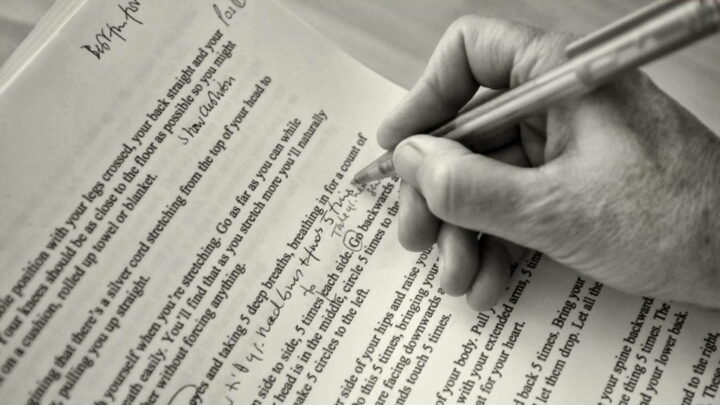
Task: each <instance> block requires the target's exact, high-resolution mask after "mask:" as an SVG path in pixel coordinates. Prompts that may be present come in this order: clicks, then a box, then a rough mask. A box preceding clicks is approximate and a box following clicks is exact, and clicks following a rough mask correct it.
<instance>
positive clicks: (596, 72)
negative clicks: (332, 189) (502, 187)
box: [353, 0, 720, 184]
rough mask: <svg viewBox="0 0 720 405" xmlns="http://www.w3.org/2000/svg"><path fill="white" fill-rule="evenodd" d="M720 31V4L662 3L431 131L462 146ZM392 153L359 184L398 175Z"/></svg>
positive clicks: (714, 0) (705, 0)
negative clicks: (557, 64)
mask: <svg viewBox="0 0 720 405" xmlns="http://www.w3.org/2000/svg"><path fill="white" fill-rule="evenodd" d="M718 29H720V0H661V1H658V2H655V3H652V4H650V5H648V6H646V7H644V8H641V9H639V10H638V11H636V12H634V13H632V14H630V15H628V16H627V17H625V18H622V19H620V20H618V21H616V22H615V23H612V24H610V25H608V26H607V27H605V28H602V29H600V30H599V31H596V32H594V33H591V34H589V35H587V36H585V37H583V38H581V39H580V40H578V41H575V42H573V43H572V44H570V45H569V46H568V47H567V48H566V50H565V52H566V56H567V58H568V60H567V61H566V62H565V63H563V64H561V65H559V66H557V67H555V68H554V69H552V70H550V71H548V72H546V73H544V74H542V75H541V76H539V77H537V78H535V79H532V80H530V81H528V82H526V83H524V84H522V85H520V86H517V87H515V88H513V89H510V90H508V91H505V92H503V93H502V94H500V95H497V96H496V97H494V98H492V99H491V100H489V101H487V102H485V103H481V104H479V105H476V106H473V107H470V108H467V107H466V108H465V109H464V110H463V111H461V113H460V114H459V115H457V116H456V117H455V118H454V119H453V120H451V121H450V122H448V123H446V124H444V125H442V126H440V127H438V128H437V129H435V130H433V131H431V132H430V135H433V136H442V137H445V138H449V139H452V140H456V141H458V142H461V143H471V142H472V141H475V140H478V139H481V138H484V137H487V136H488V135H491V134H493V133H496V132H497V131H500V130H502V129H505V128H508V127H510V126H511V125H513V124H517V123H518V122H520V121H521V120H523V119H525V118H527V117H528V116H530V115H532V114H535V113H538V112H540V111H543V110H546V109H547V108H548V107H550V106H552V105H554V104H557V103H559V102H561V101H563V100H567V99H570V98H573V97H578V96H580V95H583V94H585V93H588V92H590V91H592V90H593V89H595V88H597V87H598V86H600V85H602V84H603V83H606V82H607V81H609V80H611V79H612V78H613V77H616V76H617V75H618V74H620V73H623V72H625V71H627V70H629V69H632V68H636V67H638V66H641V65H643V64H645V63H647V62H650V61H652V60H654V59H657V58H659V57H661V56H663V55H666V54H668V53H670V52H672V51H674V50H677V49H679V48H681V47H683V46H685V45H688V44H690V43H692V42H695V41H697V40H699V39H701V38H704V37H706V36H708V35H710V34H712V33H714V32H716V31H717V30H718ZM392 153H393V152H392V151H388V152H386V153H385V154H383V155H381V156H380V157H379V158H377V159H375V160H374V161H373V162H371V163H370V164H369V165H368V166H366V167H365V168H364V169H362V170H360V171H359V172H358V173H357V174H356V175H355V178H354V180H353V181H354V182H355V183H358V184H365V183H369V182H371V181H375V180H379V179H382V178H385V177H389V176H391V175H393V174H394V172H395V168H394V166H393V161H392Z"/></svg>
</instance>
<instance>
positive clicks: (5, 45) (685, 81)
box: [0, 0, 720, 132]
mask: <svg viewBox="0 0 720 405" xmlns="http://www.w3.org/2000/svg"><path fill="white" fill-rule="evenodd" d="M279 1H280V3H282V4H283V5H285V6H286V7H287V8H289V9H290V10H292V11H293V12H294V13H296V14H297V15H299V16H300V17H301V18H302V19H303V20H305V21H306V22H308V23H309V24H310V25H312V26H314V27H315V28H316V29H318V30H319V31H320V32H322V33H323V34H324V35H325V36H327V37H328V38H330V39H331V40H332V41H334V42H335V43H336V44H337V45H338V46H340V47H341V48H343V49H344V50H345V51H347V52H348V53H350V54H351V55H352V56H353V57H355V58H356V59H358V60H359V61H360V62H362V63H364V64H365V65H367V66H369V67H370V68H372V69H373V70H375V71H377V72H378V73H380V74H381V75H383V76H385V77H387V78H388V79H390V80H392V81H394V82H396V83H397V84H399V85H401V86H403V87H405V88H409V87H410V86H412V84H413V83H414V82H415V81H416V80H417V78H418V77H419V76H420V74H421V73H422V70H423V67H424V66H425V63H426V62H427V59H428V58H429V57H430V54H431V53H432V50H433V48H434V47H435V44H436V43H437V41H438V39H439V38H440V36H441V35H442V33H443V32H444V31H445V29H446V28H447V26H448V25H449V24H450V23H451V22H452V21H453V20H455V19H456V18H458V17H460V16H462V15H465V14H477V15H482V16H488V17H499V18H508V19H512V20H515V21H519V22H524V23H527V24H532V25H535V26H538V27H540V28H544V29H552V30H561V31H569V32H575V33H587V32H590V31H592V30H595V29H597V28H599V27H601V26H603V25H605V24H607V23H609V22H611V21H613V20H615V19H617V18H620V17H622V16H624V15H626V14H628V13H629V12H631V11H633V10H636V9H638V8H640V7H642V6H644V5H646V4H648V3H650V1H649V0H604V1H596V0H543V1H536V0H444V1H442V2H438V1H433V0H412V1H411V0H393V1H387V0H365V1H361V2H360V1H338V0H315V1H307V0H279ZM54 2H55V1H54V0H3V1H2V3H1V4H0V64H2V62H4V61H5V60H6V59H7V58H8V56H9V55H10V53H11V52H12V50H13V49H14V48H15V47H17V45H18V44H19V43H20V41H22V39H23V38H24V37H25V36H26V35H27V34H28V33H29V32H30V30H31V29H32V27H33V25H34V24H35V23H36V22H37V21H38V20H39V19H40V18H41V17H42V15H43V13H44V12H45V11H46V10H47V9H49V8H50V6H51V5H52V4H53V3H54ZM59 2H61V3H73V2H75V3H77V1H73V0H59ZM646 70H647V71H648V72H649V73H650V74H651V76H652V77H653V78H654V79H655V80H656V81H657V82H658V84H659V85H660V86H661V87H663V88H664V89H665V90H666V91H668V92H669V93H670V94H671V95H673V96H674V97H675V98H677V99H678V100H679V101H680V102H681V103H682V104H684V105H685V106H686V107H687V108H688V109H690V110H691V111H693V112H694V113H695V114H697V115H698V116H699V117H700V118H701V119H702V120H703V121H704V122H705V123H706V124H708V125H709V126H710V127H711V128H712V129H713V130H714V131H715V132H720V116H719V115H718V114H717V108H718V105H720V80H719V79H720V40H718V38H717V36H714V37H711V38H708V39H706V40H705V41H703V42H702V43H700V44H696V45H694V46H692V47H690V48H688V49H685V50H682V51H680V52H678V53H676V54H673V55H672V56H670V57H667V58H665V59H663V60H661V61H658V62H655V63H653V64H651V65H650V66H648V67H647V68H646Z"/></svg>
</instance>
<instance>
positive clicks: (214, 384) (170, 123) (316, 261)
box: [0, 0, 720, 404]
mask: <svg viewBox="0 0 720 405" xmlns="http://www.w3.org/2000/svg"><path fill="white" fill-rule="evenodd" d="M0 86H2V87H0V89H2V90H1V91H2V94H0V132H2V133H3V134H4V136H3V137H2V139H1V140H0V142H2V144H1V145H0V153H1V154H2V159H0V165H1V166H0V173H2V174H1V176H2V184H3V199H2V210H0V211H1V212H0V229H2V231H0V232H2V233H1V234H0V246H1V247H0V249H1V250H0V252H1V253H0V264H1V265H2V268H3V271H2V272H1V273H0V395H1V397H2V398H3V403H5V402H7V403H13V404H14V403H27V404H39V403H52V401H55V403H96V404H116V403H122V404H187V403H210V404H260V403H266V404H273V403H275V404H280V403H287V404H303V403H307V404H316V403H337V404H365V403H375V404H382V403H413V404H415V403H437V404H443V403H448V404H450V403H479V404H482V403H512V402H515V403H522V404H531V403H535V404H543V403H586V402H594V403H602V404H616V403H640V402H642V403H667V402H670V403H680V402H686V403H712V402H713V401H717V395H718V393H717V390H718V385H719V384H720V355H719V354H718V353H717V338H718V336H720V322H718V321H719V320H720V318H719V317H718V315H717V314H716V313H711V312H708V311H704V310H701V309H698V308H690V307H686V306H683V305H680V304H674V303H666V302H659V301H654V300H651V299H643V298H637V297H629V296H626V295H623V294H620V293H617V292H615V291H613V290H611V289H609V288H606V287H604V286H602V285H601V284H599V283H597V282H594V281H593V280H590V279H586V278H583V277H579V276H578V275H577V274H575V273H574V272H572V271H570V270H568V269H565V268H562V267H561V266H559V265H556V264H554V263H553V262H552V261H550V260H547V259H545V258H542V256H541V255H540V254H534V255H531V256H529V257H528V258H527V259H526V260H524V262H523V263H522V264H521V265H520V266H518V268H517V269H515V270H514V273H513V278H512V282H511V284H510V286H509V288H508V291H507V294H506V296H505V297H504V299H503V300H502V302H501V303H500V304H498V306H496V307H495V308H494V309H493V310H492V311H488V312H483V313H474V312H472V311H470V310H469V309H468V307H467V306H466V305H465V303H464V301H463V300H462V299H461V298H452V297H448V296H446V295H445V294H443V292H442V290H440V289H439V288H438V283H437V279H438V267H437V256H436V253H435V252H434V251H425V252H421V253H410V252H405V251H404V250H402V248H400V246H399V244H398V243H397V239H396V238H397V235H396V234H397V231H396V216H397V213H398V210H399V209H400V207H399V204H398V201H397V188H398V180H397V178H394V179H388V180H385V181H382V182H377V183H374V184H371V185H368V186H364V187H357V186H353V185H351V183H350V179H351V178H352V175H353V174H354V173H355V172H356V171H357V170H358V169H359V168H360V167H362V166H363V165H364V164H366V163H367V162H369V161H370V160H372V159H373V158H374V157H376V156H377V155H378V154H379V153H380V150H379V148H378V147H377V146H375V142H374V134H375V130H376V128H377V126H378V124H379V122H380V120H381V119H382V117H383V116H384V115H385V114H386V113H387V111H389V109H390V108H392V106H393V105H394V104H396V103H397V102H398V100H399V99H400V97H401V96H402V94H403V91H402V90H400V89H398V88H397V87H395V86H393V85H392V84H390V83H388V82H386V81H385V80H383V79H382V78H380V77H378V76H376V75H375V74H373V73H372V72H369V71H368V70H366V69H365V68H363V67H362V66H360V65H359V64H358V63H357V62H354V61H352V60H351V59H349V58H348V57H347V56H346V55H344V54H343V53H342V52H340V51H338V50H337V49H335V48H334V47H333V46H332V45H330V44H329V42H328V41H327V40H326V39H324V38H321V37H319V36H318V35H317V34H316V33H314V32H313V31H312V30H310V29H308V28H307V27H306V26H305V25H303V24H302V23H301V22H299V21H297V20H296V19H295V18H294V17H293V16H291V15H289V14H287V12H285V11H284V9H282V8H281V7H279V6H277V5H276V4H275V3H273V2H269V1H259V0H256V1H253V0H227V1H220V2H216V3H204V2H199V3H193V4H192V5H191V4H189V3H183V4H181V5H178V4H177V3H176V2H171V1H170V0H162V1H157V2H153V3H144V2H139V1H134V0H133V1H125V2H119V3H107V2H102V3H100V2H92V3H91V2H88V4H86V5H85V6H84V7H83V8H81V9H80V10H79V11H77V12H76V14H75V15H74V16H73V17H72V18H71V19H70V20H69V21H68V22H67V24H66V26H65V27H64V29H63V30H62V32H61V34H60V35H58V36H56V37H55V38H54V39H53V40H52V41H50V42H49V43H48V44H47V45H46V47H45V49H43V50H42V52H40V53H39V54H38V55H37V56H36V57H35V59H34V61H33V63H32V64H31V65H29V66H28V67H27V68H26V69H25V70H24V71H23V72H22V73H21V74H20V75H18V76H16V77H14V79H13V80H12V81H9V82H6V83H4V84H0ZM629 271H631V270H629Z"/></svg>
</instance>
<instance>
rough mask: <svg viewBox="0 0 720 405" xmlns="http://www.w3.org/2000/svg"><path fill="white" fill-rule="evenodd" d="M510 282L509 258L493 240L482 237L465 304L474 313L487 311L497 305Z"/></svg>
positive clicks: (498, 243)
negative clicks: (476, 266)
mask: <svg viewBox="0 0 720 405" xmlns="http://www.w3.org/2000/svg"><path fill="white" fill-rule="evenodd" d="M509 281H510V256H509V255H508V252H507V250H506V249H505V247H504V246H503V245H502V244H501V243H500V242H499V241H498V240H497V239H495V238H492V237H489V236H487V235H483V237H482V238H481V240H480V258H479V266H478V270H477V275H476V276H475V278H474V280H473V281H472V284H471V285H470V286H469V290H468V292H467V302H468V304H469V305H470V307H471V308H472V309H474V310H476V311H485V310H488V309H490V308H492V307H494V306H495V304H497V302H498V300H499V299H500V297H502V295H503V294H504V293H505V289H506V287H507V285H508V283H509Z"/></svg>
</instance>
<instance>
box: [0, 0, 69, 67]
mask: <svg viewBox="0 0 720 405" xmlns="http://www.w3.org/2000/svg"><path fill="white" fill-rule="evenodd" d="M53 3H55V1H54V0H3V1H2V4H0V65H1V64H2V62H4V61H5V60H6V59H7V58H8V57H9V56H10V54H11V53H12V52H13V51H14V50H15V48H17V46H18V45H19V44H20V42H21V41H22V40H23V39H24V38H25V37H26V36H27V35H28V34H29V33H30V31H31V30H32V29H33V27H34V26H35V24H36V23H37V22H38V21H39V20H40V18H41V17H42V16H43V14H45V12H46V11H47V10H48V9H49V8H50V6H51V5H52V4H53Z"/></svg>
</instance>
